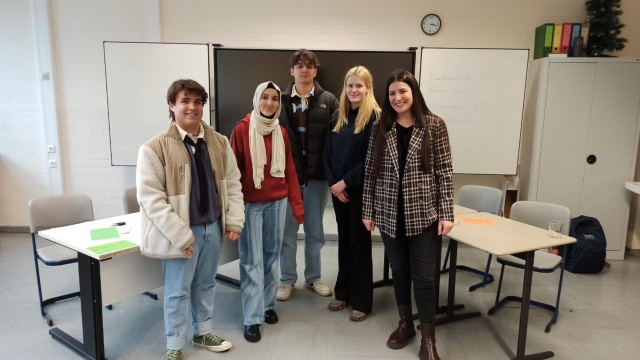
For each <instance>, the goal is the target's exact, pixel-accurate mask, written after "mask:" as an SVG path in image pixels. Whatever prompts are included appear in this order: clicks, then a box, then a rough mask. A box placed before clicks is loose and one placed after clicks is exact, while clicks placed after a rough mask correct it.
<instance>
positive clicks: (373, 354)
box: [0, 233, 640, 360]
mask: <svg viewBox="0 0 640 360" xmlns="http://www.w3.org/2000/svg"><path fill="white" fill-rule="evenodd" d="M299 244H300V247H299V252H298V256H299V259H301V257H300V255H301V254H302V252H301V251H300V250H301V248H302V242H300V243H299ZM322 256H323V276H324V280H325V282H327V283H328V284H329V285H330V286H333V284H334V282H335V277H336V272H337V269H336V263H337V261H336V260H337V243H336V242H334V241H328V242H327V245H326V246H325V248H324V249H323V253H322ZM373 257H374V267H375V269H374V279H380V278H381V277H382V257H383V248H382V245H381V243H379V242H377V243H374V251H373ZM299 261H300V260H299ZM484 261H486V254H484V253H481V252H479V251H477V250H474V249H471V248H466V247H464V246H461V249H460V251H459V263H463V264H466V265H472V266H474V267H482V265H483V262H484ZM299 264H300V262H299ZM66 268H67V269H61V268H57V269H52V268H46V269H44V271H43V281H44V283H45V289H46V290H45V291H46V293H45V295H47V294H52V293H54V291H57V290H58V289H59V290H62V291H65V290H73V289H76V288H77V286H78V285H77V273H76V270H75V266H66ZM509 270H511V271H509ZM509 270H507V274H506V275H505V276H506V277H505V285H504V291H505V293H510V294H518V293H519V292H520V291H521V281H522V273H521V271H517V270H513V269H509ZM298 271H299V272H300V273H302V271H303V270H302V268H301V266H299V268H298ZM220 272H222V273H225V274H227V275H230V276H232V277H237V276H238V269H237V263H236V262H234V263H231V264H228V265H225V266H222V267H221V269H220ZM492 273H493V274H495V275H499V268H498V265H497V263H495V262H494V264H493V267H492ZM565 275H566V276H565V284H564V290H563V294H562V301H561V312H560V318H559V321H558V323H557V324H556V325H555V326H554V327H553V329H552V331H551V333H549V334H546V333H545V332H544V326H545V325H546V323H547V321H548V319H549V316H550V314H549V313H548V312H547V311H544V310H539V309H532V311H531V313H530V320H529V336H528V345H527V349H528V352H537V351H543V350H552V351H554V352H555V354H556V357H555V358H556V359H636V358H637V349H638V346H637V344H638V340H639V339H640V337H639V335H638V334H640V310H639V308H640V307H639V306H638V304H639V303H638V299H639V298H640V258H634V257H628V258H627V260H625V261H616V262H612V267H611V268H610V269H607V270H605V271H604V272H603V273H600V274H596V275H577V274H572V273H565ZM446 279H447V276H446V275H443V276H442V280H443V281H442V291H441V301H444V297H445V296H446V295H445V294H446ZM123 280H124V279H123ZM477 280H478V277H477V276H476V275H472V274H470V273H465V272H458V286H457V294H456V300H457V301H456V302H460V303H464V304H465V305H466V306H467V309H469V310H478V311H481V312H482V316H481V317H476V318H473V319H468V320H465V321H462V322H457V323H452V324H447V325H443V326H439V327H438V328H437V341H438V343H437V345H438V351H439V353H440V355H441V357H442V358H443V359H474V360H476V359H508V358H512V357H513V356H514V352H515V348H516V341H517V328H518V320H519V313H520V312H519V306H518V305H516V304H513V305H508V306H507V307H506V308H505V309H503V310H501V311H499V312H498V313H497V314H495V315H493V316H487V314H486V311H487V309H488V308H489V307H490V306H491V305H492V304H493V301H494V297H495V291H496V285H497V284H491V285H489V286H488V287H486V288H482V289H479V290H477V291H476V292H474V293H469V292H468V291H467V290H466V289H467V287H468V286H469V285H470V284H472V283H474V282H476V281H477ZM557 280H558V275H557V274H552V275H537V274H536V275H535V276H534V280H533V293H532V296H533V298H537V299H543V300H547V301H553V299H554V295H555V289H556V286H557ZM156 292H157V293H158V294H159V295H160V297H161V298H162V294H163V291H162V288H160V289H156ZM0 294H2V295H1V296H0V324H1V326H0V357H2V358H7V359H39V358H41V359H79V358H80V357H79V356H77V355H76V354H75V353H74V352H72V351H71V350H69V349H67V348H66V347H65V346H63V345H62V344H60V343H59V342H57V341H56V340H54V339H52V338H51V337H50V336H49V335H48V329H49V327H48V326H47V324H46V322H45V321H44V320H43V319H42V317H40V314H39V310H38V303H37V290H36V282H35V270H34V266H33V258H32V255H31V244H30V239H29V235H28V234H10V233H0ZM329 300H330V298H322V297H319V296H317V295H315V294H313V293H312V292H310V291H309V290H307V289H305V288H304V287H303V286H302V283H301V282H299V283H298V284H297V286H296V290H295V291H294V293H293V296H292V298H291V299H290V300H289V301H286V302H279V303H278V304H277V309H276V310H277V312H278V315H279V317H280V322H279V323H278V324H276V325H267V324H265V325H262V327H261V331H262V340H261V341H260V342H258V343H255V344H252V343H248V342H247V341H245V340H244V338H243V336H242V329H243V326H242V316H241V314H242V308H241V302H240V292H239V291H238V290H237V289H235V288H232V287H229V286H227V285H223V284H220V285H219V286H218V287H217V294H216V305H215V306H216V315H215V319H214V321H215V324H216V329H215V331H216V332H217V333H218V334H220V335H221V336H223V337H225V338H227V339H228V340H230V341H231V342H233V345H234V346H233V348H232V349H231V350H230V351H228V352H226V353H222V354H213V353H210V352H208V351H206V350H201V349H195V348H192V347H191V346H188V347H187V349H185V359H213V358H217V359H417V352H418V349H419V340H418V338H416V339H414V340H412V341H411V342H410V343H409V345H408V346H407V347H406V348H404V349H402V350H391V349H389V348H387V347H386V346H385V342H386V340H387V337H388V335H389V334H390V333H391V332H392V331H393V330H394V328H395V326H396V323H397V315H396V309H395V304H394V300H393V289H392V288H391V287H383V288H379V289H376V290H375V291H374V310H373V312H372V313H371V315H370V316H369V318H368V319H367V320H366V321H364V322H362V323H354V322H351V321H349V319H348V312H347V311H341V312H331V311H328V310H327V309H326V306H327V304H328V302H329ZM79 304H80V303H79V300H78V299H72V300H68V301H65V302H62V303H59V304H56V305H53V306H51V307H50V308H49V311H50V313H51V315H52V317H53V320H54V322H55V325H56V326H59V327H60V328H62V329H64V330H65V331H67V332H68V333H70V334H71V335H73V336H76V337H78V338H79V337H81V328H80V309H79ZM103 315H104V332H105V348H106V355H107V358H108V359H111V360H115V359H160V357H162V355H163V354H164V336H163V319H162V300H161V299H160V300H158V301H153V300H151V299H149V298H147V297H145V296H136V297H133V298H130V299H128V300H125V301H122V302H120V303H116V304H115V305H114V309H113V310H112V311H109V310H106V309H105V310H104V312H103ZM634 354H635V355H634Z"/></svg>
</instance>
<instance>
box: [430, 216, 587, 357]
mask: <svg viewBox="0 0 640 360" xmlns="http://www.w3.org/2000/svg"><path fill="white" fill-rule="evenodd" d="M489 223H490V224H489ZM447 237H448V238H449V239H450V244H451V255H450V258H451V264H450V268H451V271H450V273H449V292H448V298H447V313H446V316H445V317H444V318H442V319H444V320H440V322H438V323H439V324H440V323H445V322H451V321H456V320H460V319H464V318H468V317H472V316H478V315H479V313H478V312H471V313H464V314H454V313H453V311H454V310H455V303H454V301H455V281H456V279H455V273H456V272H455V265H456V258H457V248H458V246H457V245H458V242H461V243H463V244H466V245H469V246H472V247H475V248H477V249H480V250H483V251H486V252H488V253H490V254H492V255H495V256H503V255H512V254H521V253H522V254H524V259H525V270H524V283H523V287H522V304H521V307H520V326H519V330H518V347H517V351H516V357H515V359H518V360H521V359H548V358H550V357H553V355H554V354H553V352H551V351H545V352H541V353H536V354H530V355H525V347H526V342H527V324H528V321H529V302H530V297H531V283H532V276H533V258H534V254H535V251H536V250H538V249H544V248H549V247H556V246H561V245H566V244H571V243H574V242H576V239H574V238H572V237H569V236H566V235H561V236H560V237H558V238H552V237H550V236H549V231H548V230H546V229H541V228H538V227H535V226H531V225H528V224H524V223H521V222H518V221H515V220H510V219H508V218H504V217H501V216H497V215H494V214H489V213H485V212H479V213H467V214H463V215H457V216H456V224H455V225H454V227H453V229H452V230H451V232H449V233H448V234H447Z"/></svg>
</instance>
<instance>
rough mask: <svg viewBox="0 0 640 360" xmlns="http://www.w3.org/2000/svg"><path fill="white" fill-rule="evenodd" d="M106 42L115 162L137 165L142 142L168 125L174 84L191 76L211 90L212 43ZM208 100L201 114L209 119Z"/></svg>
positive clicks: (111, 138) (108, 96)
mask: <svg viewBox="0 0 640 360" xmlns="http://www.w3.org/2000/svg"><path fill="white" fill-rule="evenodd" d="M103 45H104V67H105V77H106V85H107V107H108V112H109V138H110V144H111V165H136V160H137V156H138V148H139V147H140V145H142V144H144V143H145V142H146V141H147V140H149V139H150V138H152V137H153V136H155V135H157V134H160V133H162V132H164V131H166V130H167V129H168V128H169V124H170V122H171V120H170V118H169V106H168V105H167V90H168V89H169V86H170V85H171V83H173V82H174V81H175V80H178V79H185V78H187V79H193V80H195V81H197V82H198V83H199V84H200V85H202V86H203V87H204V88H205V89H206V90H207V93H209V94H210V92H209V46H208V45H207V44H168V43H132V42H111V41H105V42H104V43H103ZM208 100H209V99H208ZM209 104H210V101H207V104H206V105H205V107H204V110H203V114H202V120H203V121H204V122H205V123H207V124H211V120H210V117H211V114H210V113H211V111H210V107H209Z"/></svg>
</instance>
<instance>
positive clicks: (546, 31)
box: [533, 23, 553, 59]
mask: <svg viewBox="0 0 640 360" xmlns="http://www.w3.org/2000/svg"><path fill="white" fill-rule="evenodd" d="M552 41H553V24H552V23H548V24H543V25H540V26H538V27H537V28H536V42H535V46H534V47H533V58H534V59H540V58H543V57H547V55H549V54H550V53H551V43H552Z"/></svg>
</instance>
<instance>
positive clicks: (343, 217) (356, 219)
mask: <svg viewBox="0 0 640 360" xmlns="http://www.w3.org/2000/svg"><path fill="white" fill-rule="evenodd" d="M347 194H348V195H349V202H347V203H343V202H341V201H340V200H338V198H336V197H335V196H331V200H332V201H333V210H334V211H335V213H336V223H337V224H338V279H337V280H336V287H335V289H334V291H335V296H336V299H338V300H343V301H345V302H346V303H348V304H351V307H352V308H353V309H354V310H358V311H362V312H363V313H369V312H371V307H372V304H373V270H372V268H373V263H372V260H371V233H370V232H369V231H368V230H367V228H365V227H364V224H363V223H362V190H354V189H347Z"/></svg>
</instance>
